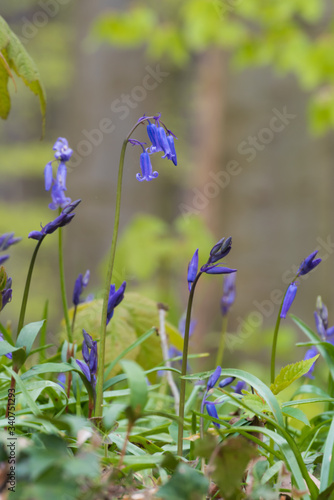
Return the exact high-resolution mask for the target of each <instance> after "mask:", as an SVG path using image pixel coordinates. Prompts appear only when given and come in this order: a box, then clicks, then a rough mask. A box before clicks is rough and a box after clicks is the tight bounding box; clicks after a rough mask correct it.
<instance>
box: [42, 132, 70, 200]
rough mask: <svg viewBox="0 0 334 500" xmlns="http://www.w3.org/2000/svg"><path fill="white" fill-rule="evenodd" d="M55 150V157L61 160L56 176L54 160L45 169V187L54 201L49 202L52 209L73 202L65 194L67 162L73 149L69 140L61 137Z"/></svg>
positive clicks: (56, 143)
mask: <svg viewBox="0 0 334 500" xmlns="http://www.w3.org/2000/svg"><path fill="white" fill-rule="evenodd" d="M53 150H54V151H55V154H54V156H55V159H56V160H57V161H59V164H58V169H57V175H56V178H55V179H54V178H53V169H52V161H50V162H49V163H47V164H46V166H45V169H44V180H45V189H46V191H50V189H51V197H52V202H51V203H50V204H49V208H51V210H55V209H56V208H58V207H61V208H63V207H65V206H66V205H68V204H69V203H70V202H71V198H68V197H66V196H65V191H66V175H67V168H66V162H67V161H68V160H69V159H70V158H71V156H72V153H73V151H72V149H71V148H69V147H68V142H67V140H66V139H65V138H63V137H59V138H58V139H57V141H56V142H55V144H54V146H53Z"/></svg>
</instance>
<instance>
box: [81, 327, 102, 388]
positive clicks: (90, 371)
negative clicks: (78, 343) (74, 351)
mask: <svg viewBox="0 0 334 500" xmlns="http://www.w3.org/2000/svg"><path fill="white" fill-rule="evenodd" d="M82 333H83V337H84V340H83V343H82V357H83V358H84V362H83V361H80V360H78V359H77V360H76V362H77V364H78V365H79V367H80V369H81V371H82V372H83V374H84V375H85V377H86V379H87V380H88V382H90V383H91V384H92V387H93V388H95V384H96V372H97V361H98V359H97V341H96V340H93V339H92V337H91V336H90V335H89V333H87V332H86V330H84V329H83V330H82Z"/></svg>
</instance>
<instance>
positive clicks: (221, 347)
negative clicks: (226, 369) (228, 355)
mask: <svg viewBox="0 0 334 500" xmlns="http://www.w3.org/2000/svg"><path fill="white" fill-rule="evenodd" d="M227 322H228V315H227V314H225V315H224V316H223V321H222V331H221V335H220V342H219V348H218V353H217V358H216V365H215V366H222V365H223V356H224V347H225V335H226V331H227Z"/></svg>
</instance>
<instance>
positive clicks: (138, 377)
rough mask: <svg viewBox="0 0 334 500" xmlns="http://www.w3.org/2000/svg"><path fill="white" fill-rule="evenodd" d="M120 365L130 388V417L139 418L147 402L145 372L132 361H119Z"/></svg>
mask: <svg viewBox="0 0 334 500" xmlns="http://www.w3.org/2000/svg"><path fill="white" fill-rule="evenodd" d="M121 366H122V368H123V370H124V372H125V374H126V376H127V377H128V383H129V388H130V408H131V412H130V413H131V419H132V421H134V420H135V419H137V418H139V417H140V415H141V413H142V412H143V410H144V408H145V406H146V403H147V382H146V377H145V373H144V371H143V370H142V368H140V366H139V365H138V364H137V363H135V362H134V361H130V360H124V361H121Z"/></svg>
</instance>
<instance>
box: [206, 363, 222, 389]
mask: <svg viewBox="0 0 334 500" xmlns="http://www.w3.org/2000/svg"><path fill="white" fill-rule="evenodd" d="M221 372H222V369H221V366H217V368H216V369H215V371H214V372H213V373H212V375H211V376H210V378H209V380H208V383H207V385H206V390H207V391H209V390H210V389H213V388H214V386H215V385H216V383H217V382H218V380H219V377H220V375H221Z"/></svg>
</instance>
